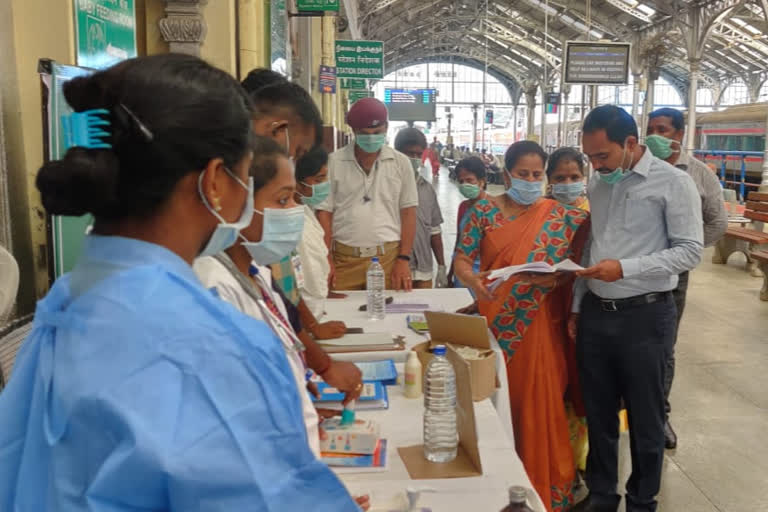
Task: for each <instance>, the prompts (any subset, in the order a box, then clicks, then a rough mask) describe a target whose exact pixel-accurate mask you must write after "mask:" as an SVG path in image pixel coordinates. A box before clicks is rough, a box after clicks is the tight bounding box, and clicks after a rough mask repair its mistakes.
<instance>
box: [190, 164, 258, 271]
mask: <svg viewBox="0 0 768 512" xmlns="http://www.w3.org/2000/svg"><path fill="white" fill-rule="evenodd" d="M206 170H207V169H206ZM224 170H225V171H227V174H229V175H230V176H231V177H232V178H233V179H234V180H235V181H237V183H238V184H239V185H240V186H241V187H243V188H244V189H245V190H246V194H247V195H246V199H245V206H243V213H242V214H241V215H240V219H238V220H237V221H235V222H227V221H226V220H225V219H224V217H222V216H221V215H219V212H217V211H216V210H215V209H214V208H212V207H211V205H210V204H209V203H208V199H206V197H205V194H203V176H204V175H205V172H206V171H203V172H201V173H200V177H199V178H198V180H197V191H198V193H199V194H200V198H201V199H202V200H203V204H204V205H205V207H206V208H207V209H208V211H209V212H211V214H212V215H213V216H214V217H216V218H217V219H218V220H219V224H218V225H217V226H216V229H214V230H213V233H212V234H211V238H210V239H209V240H208V243H207V244H206V245H205V248H204V249H203V250H202V252H201V253H200V254H199V255H198V256H199V257H201V258H202V257H203V256H213V255H214V254H218V253H220V252H221V251H223V250H225V249H229V248H230V247H232V246H233V245H234V244H235V242H236V241H237V235H238V234H240V230H242V229H245V228H247V227H248V226H250V225H251V220H253V178H248V185H246V184H245V183H243V181H242V180H241V179H240V178H238V177H237V176H236V175H235V174H234V173H233V172H232V171H230V170H229V169H227V168H226V167H225V168H224Z"/></svg>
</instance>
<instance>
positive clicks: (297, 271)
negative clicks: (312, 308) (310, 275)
mask: <svg viewBox="0 0 768 512" xmlns="http://www.w3.org/2000/svg"><path fill="white" fill-rule="evenodd" d="M291 265H293V274H294V275H295V276H296V288H298V289H302V288H304V269H303V267H302V266H301V257H299V255H298V254H294V255H293V256H291Z"/></svg>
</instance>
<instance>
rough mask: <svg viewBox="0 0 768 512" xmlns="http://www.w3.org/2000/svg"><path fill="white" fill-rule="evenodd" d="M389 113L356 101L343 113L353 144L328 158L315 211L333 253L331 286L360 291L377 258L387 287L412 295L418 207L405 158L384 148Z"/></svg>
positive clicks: (370, 100)
mask: <svg viewBox="0 0 768 512" xmlns="http://www.w3.org/2000/svg"><path fill="white" fill-rule="evenodd" d="M387 122H388V117H387V108H386V106H384V104H383V103H382V102H380V101H379V100H377V99H374V98H364V99H361V100H358V101H357V102H356V103H355V104H354V105H353V106H352V108H351V109H350V111H349V113H348V114H347V124H348V125H349V126H350V127H351V128H352V129H353V130H354V132H355V141H354V143H351V144H349V145H347V146H345V147H343V148H342V149H340V150H338V151H336V152H334V153H332V154H331V156H330V158H329V161H328V171H329V179H330V181H331V193H330V195H329V196H328V199H326V200H325V201H324V202H323V203H321V204H320V205H319V206H318V207H317V218H318V220H319V221H320V224H321V225H322V226H323V229H324V230H325V238H326V243H327V244H328V247H329V249H330V254H331V259H332V261H331V276H332V277H331V279H332V280H335V282H332V283H331V287H332V288H334V289H337V290H364V289H365V285H366V272H367V270H368V267H369V266H370V264H371V259H372V258H373V257H378V258H379V261H380V262H381V264H382V266H383V267H384V271H385V273H386V276H387V287H388V288H393V289H395V290H401V289H402V290H411V288H412V286H413V285H412V279H411V269H410V259H411V252H412V250H413V238H414V234H415V232H416V207H417V206H418V204H419V200H418V192H417V189H416V179H415V177H414V173H413V169H412V167H411V163H410V161H409V160H408V158H407V157H406V156H405V155H403V154H402V153H399V152H397V151H395V150H394V149H392V148H391V147H389V146H388V145H387V144H386V137H387Z"/></svg>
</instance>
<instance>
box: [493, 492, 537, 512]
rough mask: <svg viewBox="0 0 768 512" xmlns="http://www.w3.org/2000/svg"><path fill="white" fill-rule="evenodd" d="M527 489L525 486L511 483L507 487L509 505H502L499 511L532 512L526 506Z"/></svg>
mask: <svg viewBox="0 0 768 512" xmlns="http://www.w3.org/2000/svg"><path fill="white" fill-rule="evenodd" d="M527 497H528V491H527V490H526V488H525V487H520V486H517V485H513V486H512V487H510V488H509V505H507V506H506V507H504V508H503V509H502V510H501V512H533V509H532V508H531V507H529V506H528V500H527Z"/></svg>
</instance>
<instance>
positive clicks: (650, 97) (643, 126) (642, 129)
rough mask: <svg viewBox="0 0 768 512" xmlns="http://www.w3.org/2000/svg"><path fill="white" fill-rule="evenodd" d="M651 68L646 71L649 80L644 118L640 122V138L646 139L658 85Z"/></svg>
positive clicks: (647, 82) (646, 89)
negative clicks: (655, 89)
mask: <svg viewBox="0 0 768 512" xmlns="http://www.w3.org/2000/svg"><path fill="white" fill-rule="evenodd" d="M657 73H658V71H656V72H655V73H654V71H653V70H652V69H650V68H648V69H646V74H647V75H648V76H647V80H646V85H645V101H644V102H643V118H642V119H641V120H640V121H641V123H640V124H639V127H640V137H641V138H643V137H645V131H646V127H647V126H648V116H649V115H650V113H651V112H653V88H654V86H655V84H656V78H655V76H656V74H657Z"/></svg>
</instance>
